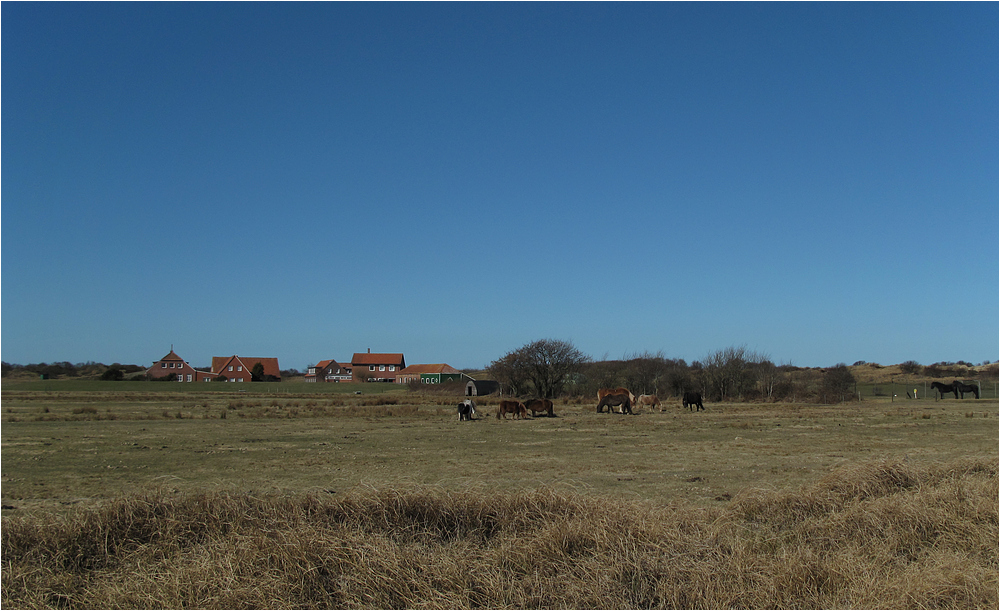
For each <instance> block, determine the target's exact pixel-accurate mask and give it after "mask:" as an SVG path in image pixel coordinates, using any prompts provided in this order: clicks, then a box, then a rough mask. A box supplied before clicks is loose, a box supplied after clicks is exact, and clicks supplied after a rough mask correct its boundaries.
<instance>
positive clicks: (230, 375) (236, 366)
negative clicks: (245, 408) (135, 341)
mask: <svg viewBox="0 0 1000 611" xmlns="http://www.w3.org/2000/svg"><path fill="white" fill-rule="evenodd" d="M257 363H260V364H261V365H262V366H263V367H264V378H265V379H268V380H274V381H276V382H280V381H281V369H280V368H279V367H278V359H276V358H274V357H246V356H237V355H235V354H234V355H233V356H214V357H212V369H211V371H199V370H197V369H195V368H194V367H192V366H191V365H189V364H188V363H187V362H186V361H185V360H184V359H182V358H181V357H180V356H178V355H177V353H176V352H174V350H173V348H171V349H170V352H169V353H168V354H167V355H166V356H165V357H163V358H161V359H160V360H158V361H156V362H155V363H153V366H152V367H150V368H149V369H147V370H146V376H147V377H149V378H165V377H167V376H169V375H170V374H174V375H175V376H177V381H178V382H212V381H214V380H215V379H217V378H219V379H220V381H221V378H225V379H226V381H227V382H249V381H251V380H250V378H251V372H252V371H253V368H254V365H256V364H257Z"/></svg>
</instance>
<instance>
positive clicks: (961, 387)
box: [931, 380, 979, 399]
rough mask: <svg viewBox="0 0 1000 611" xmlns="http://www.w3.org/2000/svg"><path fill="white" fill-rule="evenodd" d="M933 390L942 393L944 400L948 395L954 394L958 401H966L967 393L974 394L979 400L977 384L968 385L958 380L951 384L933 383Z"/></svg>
mask: <svg viewBox="0 0 1000 611" xmlns="http://www.w3.org/2000/svg"><path fill="white" fill-rule="evenodd" d="M931 388H933V389H935V390H937V391H938V392H939V393H941V398H942V399H944V396H945V395H946V394H948V393H952V394H954V395H955V398H956V399H958V398H959V397H961V398H962V399H964V398H965V393H972V394H973V395H975V396H976V398H977V399H978V398H979V386H976V385H975V384H966V383H965V382H959V381H958V380H955V381H954V382H952V383H951V384H945V383H943V382H931Z"/></svg>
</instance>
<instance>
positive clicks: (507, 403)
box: [458, 380, 979, 420]
mask: <svg viewBox="0 0 1000 611" xmlns="http://www.w3.org/2000/svg"><path fill="white" fill-rule="evenodd" d="M931 388H933V389H935V390H937V391H938V392H939V393H941V398H942V399H943V398H944V396H945V395H946V394H949V393H950V394H954V395H955V398H956V399H958V398H959V397H961V398H962V399H964V398H965V395H966V394H967V393H972V394H973V395H975V397H976V398H977V399H978V398H979V387H978V386H976V385H975V384H966V383H964V382H960V381H958V380H955V381H954V382H952V383H951V384H945V383H943V382H932V383H931ZM681 405H682V406H683V407H684V408H687V409H688V410H689V411H705V406H704V405H703V404H702V399H701V393H700V392H685V393H684V394H683V395H682V397H681ZM633 407H638V408H649V409H653V408H657V407H658V408H659V409H660V411H661V412H662V411H666V408H664V407H663V403H661V402H660V399H659V398H657V396H656V395H639V396H638V397H637V396H635V395H634V394H632V392H631V391H629V389H627V388H602V389H600V390H599V391H597V413H598V414H601V413H604V410H605V408H607V410H608V413H609V414H610V413H613V412H614V408H618V413H619V414H633V413H635V412H633V411H632V408H633ZM528 412H531V415H532V416H538V414H540V413H544V414H545V415H547V416H549V417H550V418H551V417H555V412H554V411H553V405H552V401H551V400H549V399H528V400H527V401H524V402H521V401H517V400H514V399H504V400H502V401H500V406H499V408H498V409H497V420H506V419H507V415H508V414H509V415H510V416H511V417H513V418H514V419H518V418H527V417H528ZM475 414H476V404H475V403H473V402H472V400H471V399H466V400H465V401H463V402H461V403H459V404H458V419H459V420H472V417H473V416H474V415H475Z"/></svg>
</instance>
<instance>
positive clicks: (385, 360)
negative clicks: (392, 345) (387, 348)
mask: <svg viewBox="0 0 1000 611" xmlns="http://www.w3.org/2000/svg"><path fill="white" fill-rule="evenodd" d="M351 364H352V365H399V366H400V367H406V361H404V360H403V355H402V353H395V352H392V353H381V354H379V353H375V354H373V353H371V352H355V353H354V356H353V357H351Z"/></svg>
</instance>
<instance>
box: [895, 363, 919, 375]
mask: <svg viewBox="0 0 1000 611" xmlns="http://www.w3.org/2000/svg"><path fill="white" fill-rule="evenodd" d="M899 369H900V371H902V372H903V373H908V374H910V375H916V374H918V373H920V372H921V371H922V370H923V367H922V366H921V365H920V363H918V362H916V361H906V362H905V363H902V364H900V366H899Z"/></svg>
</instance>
